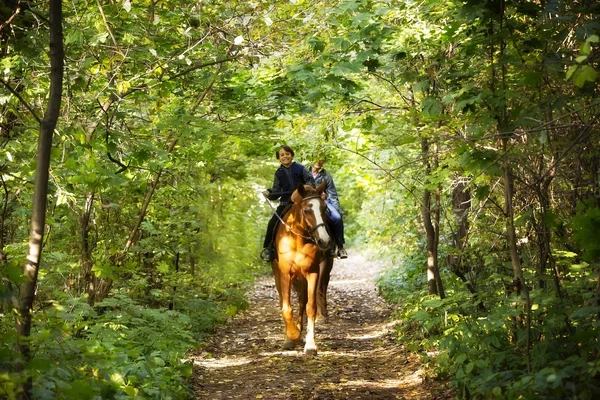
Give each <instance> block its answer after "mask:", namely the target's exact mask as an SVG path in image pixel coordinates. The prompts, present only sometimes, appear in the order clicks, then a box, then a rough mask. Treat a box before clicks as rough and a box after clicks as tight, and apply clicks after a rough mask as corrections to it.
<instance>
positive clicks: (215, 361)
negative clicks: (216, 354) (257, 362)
mask: <svg viewBox="0 0 600 400" xmlns="http://www.w3.org/2000/svg"><path fill="white" fill-rule="evenodd" d="M252 361H254V360H252V359H251V358H247V357H224V358H203V359H200V360H194V365H200V366H202V367H204V368H209V369H215V368H228V367H237V366H240V365H245V364H249V363H251V362H252Z"/></svg>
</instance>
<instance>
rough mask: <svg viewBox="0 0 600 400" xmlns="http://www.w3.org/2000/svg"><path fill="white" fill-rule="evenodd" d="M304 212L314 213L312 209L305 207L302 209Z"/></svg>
mask: <svg viewBox="0 0 600 400" xmlns="http://www.w3.org/2000/svg"><path fill="white" fill-rule="evenodd" d="M302 211H304V212H305V213H311V212H312V208H310V207H304V208H303V209H302Z"/></svg>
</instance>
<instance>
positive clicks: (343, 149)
mask: <svg viewBox="0 0 600 400" xmlns="http://www.w3.org/2000/svg"><path fill="white" fill-rule="evenodd" d="M13 3H15V2H4V3H2V5H1V7H0V23H4V21H8V23H6V25H2V29H0V54H1V57H0V66H1V68H0V70H1V71H2V73H1V74H2V75H1V76H0V80H1V83H0V170H1V180H2V182H1V183H2V185H1V187H2V191H1V193H2V202H0V204H1V206H0V278H1V279H2V284H0V296H1V298H2V300H3V310H2V315H3V319H2V323H1V326H2V332H1V335H2V339H3V340H2V343H3V347H2V364H1V365H2V367H1V371H2V374H1V375H0V379H1V381H2V387H3V388H4V390H5V392H6V395H7V396H9V395H14V394H15V393H16V391H17V390H18V384H19V383H20V382H22V381H23V380H24V379H25V378H26V377H25V376H24V375H19V374H17V373H16V372H14V369H13V366H14V362H15V359H14V355H13V354H12V345H13V344H14V343H16V342H17V340H18V339H19V340H21V338H16V337H15V336H14V333H13V330H12V326H11V324H12V318H11V315H12V314H11V313H12V312H13V310H12V309H11V306H10V300H11V298H12V297H13V295H14V294H15V293H16V292H17V290H18V287H19V284H21V283H22V280H23V278H22V276H21V269H22V266H23V265H24V255H25V253H26V250H27V249H26V246H27V238H28V235H29V232H28V229H29V219H30V218H31V208H32V204H31V202H32V194H33V190H34V188H33V184H32V182H33V171H34V169H35V165H34V162H33V160H34V154H35V152H36V141H37V137H36V131H37V127H38V125H39V121H38V120H39V119H40V118H41V117H43V114H44V109H45V108H44V107H45V101H46V96H47V92H48V87H49V74H48V68H47V64H48V62H47V61H48V58H47V55H46V52H45V51H42V50H40V49H45V48H47V38H46V37H47V25H46V23H45V21H44V19H43V18H40V17H39V15H44V13H45V12H46V11H47V9H46V7H47V5H45V4H38V5H37V6H38V7H39V9H35V10H29V9H23V10H20V11H19V12H16V9H15V7H16V6H17V5H16V4H17V3H18V2H16V3H15V4H13ZM21 11H22V12H21ZM598 15H600V9H599V5H598V4H597V2H581V1H579V2H561V1H554V0H551V1H545V2H533V1H511V0H499V1H488V2H480V1H475V0H466V1H446V2H439V1H433V0H425V1H419V2H415V1H397V0H381V1H379V0H369V1H366V0H365V1H363V0H340V1H336V2H324V1H311V2H308V1H303V0H298V1H287V0H277V1H271V2H244V1H237V0H234V1H229V2H206V1H201V2H182V1H177V0H168V1H162V2H131V1H123V2H108V3H107V2H96V3H88V2H81V1H74V2H70V3H68V4H64V21H63V22H64V23H63V27H64V31H65V48H66V57H65V60H66V61H65V62H66V70H65V96H64V98H63V106H62V109H61V117H60V121H59V125H58V127H57V132H56V134H55V136H54V137H55V142H54V152H53V155H52V162H51V175H50V181H49V190H50V199H49V207H48V210H49V212H48V217H47V231H46V234H45V237H44V250H43V254H42V265H41V269H40V271H41V272H40V276H39V280H38V289H37V300H36V303H35V307H34V310H33V313H34V319H35V325H34V331H33V335H32V337H31V341H32V344H33V346H34V348H35V349H36V353H35V358H34V360H33V362H32V364H31V365H29V367H28V368H27V371H28V373H30V374H31V375H32V377H33V379H34V380H35V382H36V383H37V385H36V388H37V390H38V391H39V392H38V393H37V395H39V396H40V397H42V398H44V397H52V396H58V397H60V396H63V397H64V398H68V397H69V396H70V393H74V392H77V393H81V396H85V395H89V397H93V396H102V397H119V396H122V397H133V396H136V395H137V396H140V397H157V398H158V397H160V398H163V397H164V398H168V397H173V398H177V397H181V396H185V395H186V393H187V392H186V389H185V382H184V380H183V378H182V376H186V374H188V372H189V370H188V368H189V366H188V365H187V364H185V363H182V362H181V361H180V360H181V359H183V358H184V356H183V355H184V354H185V352H186V350H188V349H190V348H192V347H193V344H194V342H195V341H197V340H202V339H203V338H204V337H205V335H207V334H209V333H210V332H211V330H213V329H214V327H215V324H218V323H221V322H223V321H225V320H226V319H227V317H228V316H231V315H233V314H235V313H236V312H237V311H239V310H243V309H244V308H245V307H246V302H245V299H244V296H243V292H244V290H246V289H247V288H248V286H249V284H250V283H251V281H252V279H253V278H254V277H255V276H257V275H259V274H263V273H265V272H266V268H265V266H261V265H258V259H257V257H256V255H257V254H258V250H259V246H260V242H261V240H260V239H261V235H262V233H263V229H264V225H265V224H266V221H267V220H268V216H269V214H270V209H269V208H268V207H267V206H266V205H265V204H264V203H263V202H262V199H261V197H260V194H259V193H260V192H261V190H262V188H264V187H267V186H269V185H270V179H272V173H273V170H274V169H275V168H276V167H277V163H276V160H275V159H274V158H273V151H274V150H275V149H276V148H277V146H278V145H280V144H282V143H287V144H290V145H292V146H293V147H294V148H295V149H296V160H297V161H299V162H302V163H305V164H310V163H312V162H313V161H314V158H315V157H316V156H317V155H322V154H326V155H327V158H328V167H327V168H328V170H330V171H331V172H332V173H333V175H334V177H335V179H336V186H337V187H338V189H339V191H340V194H341V202H342V207H343V209H344V211H345V216H344V218H345V223H346V228H347V236H348V237H349V239H350V240H349V242H351V243H352V244H354V245H355V246H361V245H362V246H363V248H368V249H369V250H370V251H371V252H372V253H373V254H378V255H379V256H381V257H386V258H387V259H389V260H391V262H392V263H393V264H395V265H396V266H397V268H396V269H392V270H389V271H388V272H387V273H386V275H384V276H383V277H382V278H381V279H380V281H379V285H380V291H381V292H382V294H384V295H385V296H386V297H387V298H388V299H389V300H390V301H392V302H395V303H398V307H399V312H400V313H401V315H402V318H403V320H404V324H403V325H402V326H401V327H400V330H399V339H400V340H402V341H404V342H406V343H408V344H409V345H410V347H411V348H413V349H415V350H418V351H430V352H431V351H438V352H439V355H438V356H437V357H435V358H431V359H429V358H427V360H428V361H431V363H432V365H435V366H436V368H437V370H438V371H439V372H440V374H441V376H445V377H447V378H448V379H451V380H452V382H454V384H455V386H456V387H457V388H458V389H459V396H460V397H464V398H467V397H506V398H517V397H519V396H521V397H523V398H551V397H575V396H577V397H578V398H587V397H589V396H590V395H591V394H593V393H594V390H597V387H598V386H599V385H598V376H600V375H599V374H598V368H599V367H598V363H597V359H598V357H597V355H598V351H600V349H599V348H598V339H597V338H598V311H599V310H598V308H597V307H598V304H599V303H598V296H599V290H598V287H599V286H598V271H599V265H598V262H599V260H598V251H599V248H598V244H597V237H598V207H599V206H600V204H599V202H598V193H599V192H600V191H599V180H598V168H599V166H600V157H598V154H599V152H598V146H597V132H598V115H599V112H598V107H599V103H598V85H597V82H598V73H597V71H598V68H599V65H598V61H599V57H598V45H599V41H598V37H599V34H600V32H599V26H600V25H599V23H598V18H597V16H598ZM12 16H14V18H12V19H11V17H12ZM427 146H429V149H430V151H427V152H425V151H423V148H424V147H427ZM458 189H460V190H458ZM459 192H460V193H459ZM456 193H459V194H460V195H462V196H463V197H462V199H463V201H462V202H458V203H457V201H456V199H457V195H456ZM425 194H432V195H433V197H432V199H431V204H430V209H429V212H430V213H433V214H435V213H436V212H439V216H440V217H439V221H438V222H439V232H438V233H439V239H438V243H436V246H437V247H436V257H437V261H438V264H439V266H440V269H441V276H442V280H443V282H444V285H445V286H446V288H445V289H446V290H445V291H446V298H444V299H438V298H435V297H432V296H429V295H426V294H425V293H426V289H427V288H426V286H425V284H426V282H425V280H424V276H423V275H424V272H425V271H426V268H427V266H426V262H425V257H426V256H427V254H426V253H427V248H428V247H427V245H428V244H430V243H427V242H426V238H425V230H424V226H423V217H424V214H423V210H424V208H425V207H424V204H423V199H424V195H425ZM464 199H466V200H464ZM436 223H437V222H436ZM515 271H521V275H522V277H521V276H520V275H519V274H518V273H515ZM517 278H518V279H517ZM521 278H522V279H521ZM515 279H517V280H522V281H521V284H522V285H521V286H520V287H519V286H518V285H515V284H514V281H515ZM515 287H518V289H515ZM517 291H520V293H517ZM165 324H169V325H168V326H170V327H171V326H172V327H173V329H169V330H165V329H164V326H165ZM430 354H432V353H430ZM113 372H114V373H113ZM87 375H91V376H93V379H83V377H84V376H87ZM150 377H151V379H150Z"/></svg>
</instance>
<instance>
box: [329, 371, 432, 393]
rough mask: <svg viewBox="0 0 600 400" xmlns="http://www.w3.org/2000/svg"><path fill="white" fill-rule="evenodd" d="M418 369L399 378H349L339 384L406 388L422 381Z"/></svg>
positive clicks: (378, 387)
mask: <svg viewBox="0 0 600 400" xmlns="http://www.w3.org/2000/svg"><path fill="white" fill-rule="evenodd" d="M420 375H421V373H420V370H419V371H417V372H415V373H414V374H411V375H409V376H404V377H402V378H401V379H384V380H381V381H367V380H364V379H357V380H349V381H347V382H341V383H340V384H339V385H340V386H345V387H357V388H372V389H393V388H398V387H402V388H408V387H411V386H417V385H420V384H421V383H422V382H423V378H421V376H420Z"/></svg>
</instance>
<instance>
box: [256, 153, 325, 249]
mask: <svg viewBox="0 0 600 400" xmlns="http://www.w3.org/2000/svg"><path fill="white" fill-rule="evenodd" d="M275 156H276V157H277V159H278V160H279V162H281V165H280V166H279V168H277V171H275V178H274V179H273V187H271V188H270V189H266V190H264V191H263V195H264V196H265V197H266V198H267V199H269V200H276V199H279V206H278V207H277V210H276V213H277V215H279V217H281V216H282V215H283V212H284V210H285V208H286V207H287V205H288V204H289V202H290V197H291V195H292V193H293V192H294V190H296V188H297V187H298V185H299V184H300V183H302V184H304V185H311V186H315V180H314V179H313V176H312V174H311V173H310V172H309V171H308V170H307V169H306V167H304V165H302V164H298V163H296V162H294V150H292V148H291V147H290V146H286V145H283V146H281V147H279V149H278V150H277V152H276V153H275ZM277 215H275V214H274V215H273V216H272V217H271V219H270V220H269V225H267V233H266V235H265V241H264V244H263V247H264V249H263V251H262V252H261V254H260V256H261V258H262V259H263V260H264V261H273V257H274V255H275V251H274V249H273V234H274V231H275V226H277V222H278V221H279V218H277Z"/></svg>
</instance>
